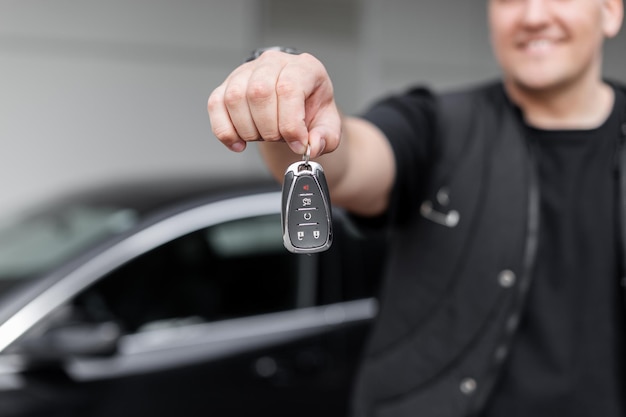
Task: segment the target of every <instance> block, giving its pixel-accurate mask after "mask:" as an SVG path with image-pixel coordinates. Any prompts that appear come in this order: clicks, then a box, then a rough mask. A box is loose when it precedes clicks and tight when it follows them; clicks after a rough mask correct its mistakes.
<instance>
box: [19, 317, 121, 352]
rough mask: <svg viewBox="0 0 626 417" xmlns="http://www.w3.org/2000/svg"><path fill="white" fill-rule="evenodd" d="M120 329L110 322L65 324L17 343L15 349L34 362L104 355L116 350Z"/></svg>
mask: <svg viewBox="0 0 626 417" xmlns="http://www.w3.org/2000/svg"><path fill="white" fill-rule="evenodd" d="M121 336H122V330H121V328H120V326H119V325H118V324H116V323H114V322H105V323H76V324H66V325H63V326H59V327H53V328H50V329H47V330H46V331H45V332H44V333H43V334H40V335H36V336H31V337H29V338H27V339H25V340H23V341H22V342H21V343H19V346H18V350H19V352H20V353H23V354H25V355H26V356H27V358H28V360H32V361H35V362H40V361H44V362H45V361H55V360H63V359H67V358H69V357H76V356H106V355H112V354H114V353H115V352H116V350H117V345H118V342H119V339H120V337H121Z"/></svg>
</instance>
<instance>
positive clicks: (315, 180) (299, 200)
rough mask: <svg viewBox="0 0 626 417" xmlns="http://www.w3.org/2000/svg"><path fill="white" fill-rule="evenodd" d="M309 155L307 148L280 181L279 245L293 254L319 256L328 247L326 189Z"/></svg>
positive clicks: (329, 223)
mask: <svg viewBox="0 0 626 417" xmlns="http://www.w3.org/2000/svg"><path fill="white" fill-rule="evenodd" d="M309 153H310V148H307V153H306V155H305V156H304V157H303V160H302V161H301V162H295V163H293V164H291V165H290V166H289V167H288V168H287V170H286V171H285V179H284V181H283V189H282V212H281V220H282V226H283V243H284V245H285V248H287V250H289V251H290V252H294V253H315V252H322V251H325V250H327V249H328V248H330V246H331V244H332V237H333V230H332V229H333V225H332V212H331V204H330V197H329V192H328V185H327V184H326V178H325V177H324V170H323V169H322V166H321V165H320V164H318V163H316V162H312V161H309Z"/></svg>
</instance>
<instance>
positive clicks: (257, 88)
mask: <svg viewBox="0 0 626 417" xmlns="http://www.w3.org/2000/svg"><path fill="white" fill-rule="evenodd" d="M273 94H274V89H273V87H272V86H271V85H269V84H268V83H267V82H264V81H261V80H258V81H252V82H250V84H249V85H248V91H247V93H246V96H247V98H248V100H250V101H252V102H265V101H267V100H269V99H270V98H271V97H272V95H273Z"/></svg>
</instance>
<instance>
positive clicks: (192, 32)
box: [0, 0, 626, 211]
mask: <svg viewBox="0 0 626 417" xmlns="http://www.w3.org/2000/svg"><path fill="white" fill-rule="evenodd" d="M452 8H453V9H454V10H451V9H452ZM625 40H626V34H625V33H624V31H622V33H620V36H619V38H618V39H615V40H613V41H611V42H610V43H609V45H607V56H606V61H607V66H606V73H607V75H610V76H612V77H617V78H619V79H621V80H623V81H626V54H624V52H623V51H624V45H625V44H626V43H625ZM274 44H280V45H288V46H294V47H298V48H300V49H302V50H306V51H310V52H312V53H314V54H316V55H317V56H319V57H320V58H321V59H322V60H323V61H324V62H325V63H326V65H327V67H328V70H329V72H330V74H331V76H332V77H333V79H334V86H335V91H336V94H337V100H338V102H339V104H340V106H341V107H342V109H343V110H344V111H346V112H348V113H353V112H357V111H360V110H361V109H363V108H364V107H365V106H366V104H367V103H369V102H370V101H371V100H372V99H374V98H375V97H378V96H380V95H381V94H383V93H385V92H388V91H390V90H396V89H401V88H404V87H406V86H407V85H408V84H409V83H413V82H423V83H428V84H429V85H432V86H435V87H446V86H452V85H457V84H461V83H465V82H468V81H474V80H481V79H484V78H487V77H491V76H494V75H497V71H498V70H497V67H496V65H495V63H494V62H493V59H492V56H491V52H490V49H489V44H488V41H487V31H486V25H485V11H484V7H483V5H482V4H481V6H480V7H476V6H475V5H474V3H473V2H455V3H454V4H453V6H450V2H442V1H438V0H419V1H418V0H384V1H382V0H316V1H305V0H257V1H255V0H228V1H226V0H222V1H219V0H204V1H201V0H107V1H102V0H99V1H95V0H29V1H24V0H0V191H1V192H0V211H6V210H10V209H13V208H15V207H19V206H21V205H23V204H25V203H26V202H29V201H32V200H37V199H40V198H44V197H45V196H47V195H50V194H55V193H57V192H59V190H62V189H65V188H68V187H73V186H75V185H83V184H91V183H94V182H100V181H103V180H105V179H108V178H128V177H131V176H150V175H155V174H157V173H159V174H160V173H166V174H168V173H171V174H173V173H176V172H194V173H204V174H206V175H207V178H209V179H210V178H219V177H220V176H221V175H224V174H234V175H267V172H266V171H265V169H264V167H263V165H262V164H261V162H260V160H259V158H258V155H257V153H256V151H255V149H254V146H251V147H250V149H249V150H248V151H246V152H245V153H244V154H234V153H231V152H229V151H227V150H226V149H225V148H224V147H223V146H222V145H221V144H219V143H218V142H217V140H216V139H214V138H213V137H212V135H211V133H210V126H209V122H208V117H207V114H206V99H207V97H208V95H209V93H210V91H211V90H212V89H213V88H214V87H215V86H217V85H218V83H219V82H221V81H222V79H223V78H224V77H225V76H226V75H227V74H228V72H229V71H230V70H231V69H232V68H234V67H235V66H236V65H237V64H239V63H240V62H241V60H242V59H243V58H244V57H245V56H246V55H247V54H248V53H249V51H250V50H252V49H253V48H255V47H257V46H267V45H274Z"/></svg>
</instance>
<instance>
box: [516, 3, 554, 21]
mask: <svg viewBox="0 0 626 417" xmlns="http://www.w3.org/2000/svg"><path fill="white" fill-rule="evenodd" d="M551 1H552V0H526V1H525V2H524V12H523V13H524V16H523V20H524V23H525V24H526V25H528V26H541V25H543V24H545V23H546V22H547V21H548V20H549V18H550V14H551V8H550V4H549V3H550V2H551Z"/></svg>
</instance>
